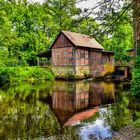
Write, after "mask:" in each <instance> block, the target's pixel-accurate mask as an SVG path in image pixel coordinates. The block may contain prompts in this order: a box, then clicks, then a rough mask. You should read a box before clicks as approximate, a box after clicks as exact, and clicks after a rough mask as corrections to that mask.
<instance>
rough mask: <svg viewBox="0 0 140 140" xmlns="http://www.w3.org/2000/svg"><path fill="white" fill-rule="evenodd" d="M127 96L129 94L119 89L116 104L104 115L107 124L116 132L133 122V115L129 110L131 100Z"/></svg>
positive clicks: (109, 107) (108, 108)
mask: <svg viewBox="0 0 140 140" xmlns="http://www.w3.org/2000/svg"><path fill="white" fill-rule="evenodd" d="M116 89H117V88H116ZM127 95H128V92H125V91H122V90H121V89H117V90H116V98H115V99H116V101H115V103H114V104H112V105H110V106H108V107H107V112H106V113H105V114H104V116H105V118H106V123H107V124H109V125H110V126H111V129H112V130H114V131H117V130H119V129H120V128H122V127H123V126H125V125H127V124H129V123H130V122H131V121H132V114H131V111H130V110H129V109H128V103H129V100H128V96H127Z"/></svg>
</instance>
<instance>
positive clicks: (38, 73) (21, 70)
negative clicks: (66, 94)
mask: <svg viewBox="0 0 140 140" xmlns="http://www.w3.org/2000/svg"><path fill="white" fill-rule="evenodd" d="M29 79H36V80H38V79H44V80H52V79H54V74H53V73H52V71H51V70H49V69H47V68H40V67H0V84H4V83H6V82H10V83H11V82H16V81H24V80H29Z"/></svg>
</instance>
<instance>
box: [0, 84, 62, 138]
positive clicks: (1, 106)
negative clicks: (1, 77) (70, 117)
mask: <svg viewBox="0 0 140 140" xmlns="http://www.w3.org/2000/svg"><path fill="white" fill-rule="evenodd" d="M46 84H48V83H44V87H43V86H42V83H41V84H40V85H32V84H24V86H23V85H21V86H20V85H19V86H16V87H10V88H9V89H7V90H6V91H4V90H3V91H1V94H0V97H1V98H0V120H1V123H0V128H1V129H0V139H17V138H25V139H26V138H38V137H42V136H43V137H48V136H52V135H56V134H57V133H58V132H59V131H60V125H59V123H58V121H57V119H56V117H55V116H54V114H53V112H52V111H51V110H50V108H49V106H48V105H46V104H43V103H41V102H39V100H38V98H39V96H42V94H40V91H42V90H44V94H45V90H46V91H47V89H46ZM24 87H25V88H24ZM27 87H28V88H27ZM48 87H49V86H48ZM47 95H48V93H47ZM47 95H46V96H47Z"/></svg>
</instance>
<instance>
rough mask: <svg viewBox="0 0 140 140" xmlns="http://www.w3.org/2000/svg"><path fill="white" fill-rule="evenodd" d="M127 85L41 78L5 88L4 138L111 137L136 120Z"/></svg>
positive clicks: (1, 102) (0, 106) (0, 118)
mask: <svg viewBox="0 0 140 140" xmlns="http://www.w3.org/2000/svg"><path fill="white" fill-rule="evenodd" d="M126 85H127V86H128V84H125V85H124V84H114V83H104V82H97V83H95V82H87V83H85V82H83V81H78V82H64V81H55V82H54V83H50V82H46V81H41V82H36V83H19V84H18V85H15V86H11V87H8V88H1V89H0V139H2V140H3V139H4V140H5V139H19V138H20V139H34V138H36V139H44V138H45V139H48V140H50V139H53V140H55V139H56V140H59V139H60V140H61V139H64V140H65V139H66V140H88V139H92V140H94V139H95V140H96V139H97V140H100V139H104V138H106V137H111V136H112V135H113V132H115V131H117V130H119V129H120V128H121V127H123V126H125V125H127V124H128V123H130V122H131V121H132V120H133V113H132V112H131V110H129V109H128V105H129V99H128V96H127V95H128V92H127V91H125V90H124V88H125V87H126ZM127 89H128V88H127Z"/></svg>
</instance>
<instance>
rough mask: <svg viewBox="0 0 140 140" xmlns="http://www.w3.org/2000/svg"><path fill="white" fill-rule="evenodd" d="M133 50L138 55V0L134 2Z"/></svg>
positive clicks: (139, 0)
mask: <svg viewBox="0 0 140 140" xmlns="http://www.w3.org/2000/svg"><path fill="white" fill-rule="evenodd" d="M133 9H134V48H135V54H136V55H140V0H134V8H133Z"/></svg>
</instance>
